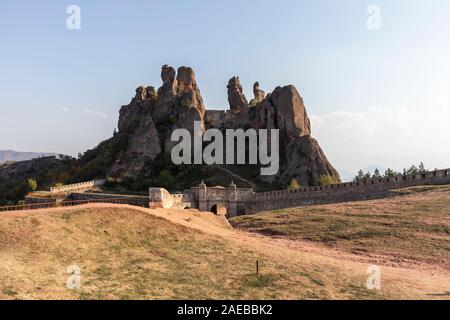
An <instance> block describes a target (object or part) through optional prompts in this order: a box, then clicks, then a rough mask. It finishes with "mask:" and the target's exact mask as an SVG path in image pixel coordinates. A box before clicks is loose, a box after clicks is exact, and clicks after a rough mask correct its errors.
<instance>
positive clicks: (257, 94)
mask: <svg viewBox="0 0 450 320" xmlns="http://www.w3.org/2000/svg"><path fill="white" fill-rule="evenodd" d="M253 94H254V95H255V98H254V99H253V104H256V103H260V102H262V101H263V100H264V98H265V97H266V93H265V92H264V91H263V90H261V89H260V88H259V82H255V84H254V85H253ZM250 104H252V103H250Z"/></svg>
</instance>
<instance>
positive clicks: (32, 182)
mask: <svg viewBox="0 0 450 320" xmlns="http://www.w3.org/2000/svg"><path fill="white" fill-rule="evenodd" d="M27 183H28V188H29V189H30V190H31V191H32V192H35V191H36V189H37V187H38V184H37V182H36V180H34V179H31V178H30V179H28V180H27Z"/></svg>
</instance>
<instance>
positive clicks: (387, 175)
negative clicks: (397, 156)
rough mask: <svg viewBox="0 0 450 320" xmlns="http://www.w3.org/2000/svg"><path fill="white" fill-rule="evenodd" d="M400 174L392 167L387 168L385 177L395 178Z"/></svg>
mask: <svg viewBox="0 0 450 320" xmlns="http://www.w3.org/2000/svg"><path fill="white" fill-rule="evenodd" d="M397 175H398V172H395V171H394V170H392V169H391V168H388V169H387V170H386V172H385V173H384V176H383V178H385V179H387V178H394V177H395V176H397Z"/></svg>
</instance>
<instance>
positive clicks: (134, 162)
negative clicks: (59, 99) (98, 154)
mask: <svg viewBox="0 0 450 320" xmlns="http://www.w3.org/2000/svg"><path fill="white" fill-rule="evenodd" d="M161 79H162V85H161V87H160V88H159V89H158V90H157V91H156V90H155V89H154V87H152V86H139V87H138V88H137V89H136V94H135V96H134V98H133V99H132V100H131V102H130V104H129V105H125V106H123V107H122V108H121V110H120V116H119V124H118V128H119V132H118V133H117V136H115V137H113V139H112V140H111V141H110V145H112V146H114V148H109V147H108V148H106V147H104V148H105V149H108V150H111V149H114V151H113V152H112V153H111V157H112V163H113V164H112V165H111V168H110V170H109V173H108V175H109V176H111V177H114V178H124V177H130V178H134V179H139V178H142V177H144V176H150V177H152V176H158V175H159V172H152V171H151V170H162V168H163V167H164V163H165V162H162V164H160V165H158V168H157V169H155V168H153V167H152V163H153V162H154V161H155V159H157V158H161V156H162V155H168V154H170V152H171V150H172V147H173V146H174V144H175V143H176V142H171V141H170V138H171V134H172V132H173V130H175V129H179V128H184V129H188V130H189V131H190V132H191V133H193V130H194V122H195V121H199V122H200V123H201V127H202V130H204V128H205V127H206V125H207V126H208V128H214V127H215V128H218V129H220V130H224V129H228V128H229V129H237V128H244V129H248V128H254V129H278V130H279V133H280V171H279V172H278V174H276V175H274V176H269V177H259V178H255V180H254V181H253V180H252V183H253V182H254V183H256V184H257V183H259V182H261V183H275V184H276V185H277V186H280V185H282V186H286V185H288V184H289V183H290V181H291V180H292V178H295V179H296V180H297V181H298V182H299V183H300V184H301V185H302V186H308V185H317V184H318V181H319V178H320V176H321V175H330V176H333V177H334V178H335V179H336V180H337V181H339V180H340V179H339V174H338V173H337V172H336V170H335V169H334V168H333V166H332V165H331V164H330V163H329V162H328V160H327V158H326V157H325V155H324V153H323V151H322V150H321V148H320V146H319V144H318V143H317V141H316V140H315V139H313V138H312V137H311V125H310V121H309V118H308V115H307V112H306V108H305V105H304V103H303V99H302V98H301V96H300V94H299V93H298V91H297V89H296V88H295V87H294V86H286V87H278V88H275V90H273V92H271V93H269V94H267V96H266V93H265V92H264V91H263V90H261V88H260V86H259V83H258V82H256V83H255V84H254V86H253V93H254V99H253V100H252V102H253V103H252V108H250V106H249V104H248V102H247V99H246V97H245V95H244V93H243V88H242V85H241V82H240V79H239V77H233V78H232V79H230V80H229V82H228V86H227V89H228V101H229V104H230V109H231V110H232V112H227V113H225V112H223V111H207V110H206V107H205V105H204V102H203V98H202V95H201V92H200V89H199V87H198V85H197V81H196V76H195V72H194V70H192V68H189V67H180V68H178V70H177V71H175V69H174V68H172V67H170V66H168V65H164V66H163V67H162V70H161ZM205 122H207V123H206V124H205ZM117 146H119V147H117ZM164 159H166V158H164ZM164 161H166V162H167V161H170V160H164ZM170 165H171V164H170V163H167V164H166V166H170ZM228 169H232V168H228ZM228 169H227V170H228ZM209 172H212V174H215V173H216V172H217V171H216V170H211V171H209ZM208 174H209V173H208ZM92 178H99V177H92ZM204 178H205V179H208V176H205V177H204ZM246 178H248V177H246ZM250 180H251V178H250ZM189 183H191V182H190V181H186V184H189ZM186 186H187V187H188V185H186Z"/></svg>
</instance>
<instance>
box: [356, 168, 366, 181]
mask: <svg viewBox="0 0 450 320" xmlns="http://www.w3.org/2000/svg"><path fill="white" fill-rule="evenodd" d="M363 179H364V171H362V170H361V169H360V170H359V171H358V175H357V176H356V177H355V179H353V182H359V181H361V180H363Z"/></svg>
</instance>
